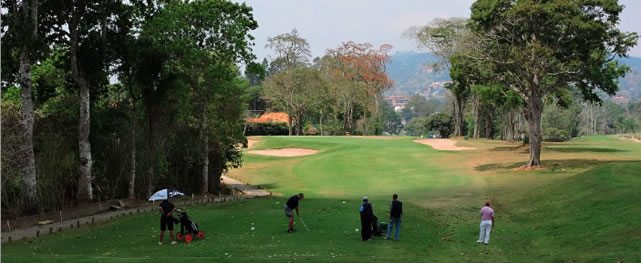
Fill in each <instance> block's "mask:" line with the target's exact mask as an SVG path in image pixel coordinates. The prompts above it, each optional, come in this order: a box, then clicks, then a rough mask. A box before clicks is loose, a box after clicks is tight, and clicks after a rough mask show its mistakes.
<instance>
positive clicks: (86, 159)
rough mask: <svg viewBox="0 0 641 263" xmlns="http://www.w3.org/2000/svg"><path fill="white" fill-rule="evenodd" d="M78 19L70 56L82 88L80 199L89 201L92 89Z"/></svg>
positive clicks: (74, 20) (71, 28)
mask: <svg viewBox="0 0 641 263" xmlns="http://www.w3.org/2000/svg"><path fill="white" fill-rule="evenodd" d="M78 20H79V18H78V17H77V15H74V17H73V18H72V23H71V25H70V26H69V32H70V42H71V43H70V45H69V51H70V58H71V75H72V76H73V79H74V81H75V82H76V84H77V85H78V88H79V89H80V118H79V125H78V153H79V158H80V167H79V169H78V172H79V176H78V199H79V200H83V201H88V200H92V199H93V189H92V187H91V181H92V176H91V167H92V164H93V160H92V158H91V142H90V141H89V134H90V132H91V131H90V128H91V115H90V103H91V100H90V98H91V96H90V89H89V83H88V81H87V79H86V76H85V75H84V72H83V70H82V68H81V67H80V65H79V64H78V50H77V49H78V31H77V30H78V28H77V27H78Z"/></svg>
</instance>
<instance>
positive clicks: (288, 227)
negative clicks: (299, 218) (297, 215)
mask: <svg viewBox="0 0 641 263" xmlns="http://www.w3.org/2000/svg"><path fill="white" fill-rule="evenodd" d="M287 230H294V217H293V216H290V217H289V224H287Z"/></svg>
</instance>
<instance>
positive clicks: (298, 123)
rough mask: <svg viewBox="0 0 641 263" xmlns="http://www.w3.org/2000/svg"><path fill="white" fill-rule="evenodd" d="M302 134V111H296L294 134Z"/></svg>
mask: <svg viewBox="0 0 641 263" xmlns="http://www.w3.org/2000/svg"><path fill="white" fill-rule="evenodd" d="M302 134H303V112H302V111H300V110H298V111H296V136H298V135H302Z"/></svg>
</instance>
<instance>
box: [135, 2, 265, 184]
mask: <svg viewBox="0 0 641 263" xmlns="http://www.w3.org/2000/svg"><path fill="white" fill-rule="evenodd" d="M167 21H171V23H170V25H171V26H167V23H166V22H167ZM257 27H258V24H257V23H256V21H255V20H254V18H253V15H252V9H251V7H249V6H247V5H246V4H237V3H233V2H229V1H219V0H200V1H193V2H188V3H182V2H171V3H169V4H167V6H165V8H164V9H163V10H162V11H161V12H160V13H159V14H158V15H157V17H155V18H154V22H152V23H150V24H149V25H148V27H147V28H149V29H150V30H152V31H157V35H158V36H160V37H159V38H158V39H156V41H159V42H160V43H171V44H170V46H169V51H170V52H171V54H172V59H174V61H173V62H172V63H175V64H176V69H177V70H178V72H180V74H182V75H183V76H185V77H186V79H187V80H188V83H189V85H190V86H191V87H192V90H193V96H194V97H193V99H194V101H195V102H196V105H195V106H196V107H195V108H196V109H195V110H196V111H197V113H196V114H195V116H197V117H196V118H197V119H198V120H199V124H198V126H199V133H200V139H201V143H202V147H203V148H202V151H201V158H202V185H201V189H200V192H201V193H207V192H209V189H208V188H209V185H210V184H209V182H208V179H209V172H210V171H209V152H210V137H209V135H210V129H209V126H208V123H209V119H208V118H209V117H208V112H207V105H208V104H209V103H210V101H211V100H212V99H213V96H212V95H213V94H214V91H215V89H216V88H218V87H216V86H215V85H210V84H211V83H216V80H212V79H208V78H207V77H206V75H207V71H210V70H224V69H225V68H228V67H229V66H228V65H229V64H231V63H235V62H246V63H249V62H251V61H252V59H253V58H254V55H253V54H252V52H251V46H252V45H253V42H252V41H253V39H254V38H253V36H251V35H250V34H249V33H250V31H251V30H253V29H256V28H257ZM175 38H178V39H179V40H180V41H173V39H175ZM160 43H159V44H160ZM212 67H217V68H216V69H212ZM225 78H227V77H225ZM232 78H233V77H232ZM210 82H211V83H210Z"/></svg>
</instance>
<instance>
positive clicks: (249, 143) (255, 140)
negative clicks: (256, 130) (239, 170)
mask: <svg viewBox="0 0 641 263" xmlns="http://www.w3.org/2000/svg"><path fill="white" fill-rule="evenodd" d="M259 141H260V138H258V137H247V149H251V148H252V147H254V145H256V143H258V142H259Z"/></svg>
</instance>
